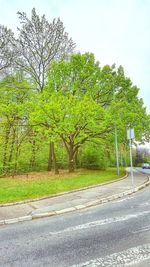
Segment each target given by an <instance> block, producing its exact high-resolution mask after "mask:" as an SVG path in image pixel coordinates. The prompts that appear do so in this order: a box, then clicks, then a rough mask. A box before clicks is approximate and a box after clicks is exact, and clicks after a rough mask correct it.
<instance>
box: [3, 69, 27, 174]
mask: <svg viewBox="0 0 150 267" xmlns="http://www.w3.org/2000/svg"><path fill="white" fill-rule="evenodd" d="M30 94H31V87H30V85H29V84H28V83H27V81H26V80H25V79H24V78H23V77H22V75H21V74H20V73H18V74H16V75H15V76H8V77H6V78H5V79H4V80H2V81H1V83H0V118H1V119H0V130H1V141H2V144H1V145H2V147H3V172H4V173H8V171H12V170H13V172H17V165H18V158H19V154H20V149H21V146H22V143H23V142H24V140H25V139H26V138H27V136H28V135H29V133H30V131H31V129H30V127H28V124H27V115H28V114H27V108H26V102H28V100H29V96H30Z"/></svg>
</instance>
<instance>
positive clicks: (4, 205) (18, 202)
mask: <svg viewBox="0 0 150 267" xmlns="http://www.w3.org/2000/svg"><path fill="white" fill-rule="evenodd" d="M128 175H129V173H128V172H127V173H126V175H125V176H123V177H121V178H119V179H116V180H112V181H111V182H106V183H102V184H97V185H91V186H86V187H83V188H79V189H74V190H71V191H67V192H62V193H58V194H52V195H48V196H44V197H40V198H33V199H27V200H22V201H17V202H8V203H4V204H0V207H9V206H15V205H21V204H26V203H30V202H36V201H39V200H44V199H49V198H54V197H59V196H63V195H68V194H71V193H76V192H79V191H83V190H87V189H91V188H95V187H99V186H103V185H107V184H112V183H116V182H119V181H121V180H123V179H125V178H127V177H128Z"/></svg>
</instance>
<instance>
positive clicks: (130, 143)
mask: <svg viewBox="0 0 150 267" xmlns="http://www.w3.org/2000/svg"><path fill="white" fill-rule="evenodd" d="M129 146H130V166H131V180H132V187H133V188H134V177H133V163H132V139H129Z"/></svg>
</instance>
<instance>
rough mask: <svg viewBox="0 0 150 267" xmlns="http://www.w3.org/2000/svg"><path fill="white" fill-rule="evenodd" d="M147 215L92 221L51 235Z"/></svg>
mask: <svg viewBox="0 0 150 267" xmlns="http://www.w3.org/2000/svg"><path fill="white" fill-rule="evenodd" d="M147 214H150V211H143V212H138V213H136V214H128V215H125V216H120V217H114V218H108V219H103V220H99V221H92V222H89V223H85V224H79V225H77V226H72V227H68V228H66V229H64V230H61V231H57V232H50V234H51V235H56V234H62V233H66V232H72V231H77V230H82V229H88V228H92V227H96V226H101V225H105V224H110V223H116V222H122V221H127V220H130V219H135V218H138V217H140V216H144V215H147Z"/></svg>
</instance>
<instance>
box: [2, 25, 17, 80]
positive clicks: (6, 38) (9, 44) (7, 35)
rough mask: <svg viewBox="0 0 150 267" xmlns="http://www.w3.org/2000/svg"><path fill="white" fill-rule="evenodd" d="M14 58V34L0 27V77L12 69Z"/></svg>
mask: <svg viewBox="0 0 150 267" xmlns="http://www.w3.org/2000/svg"><path fill="white" fill-rule="evenodd" d="M15 56H16V51H15V39H14V34H13V32H12V31H11V30H10V29H7V27H5V26H3V25H0V75H2V74H3V73H4V72H7V70H8V68H10V67H12V63H13V62H14V58H15Z"/></svg>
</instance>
